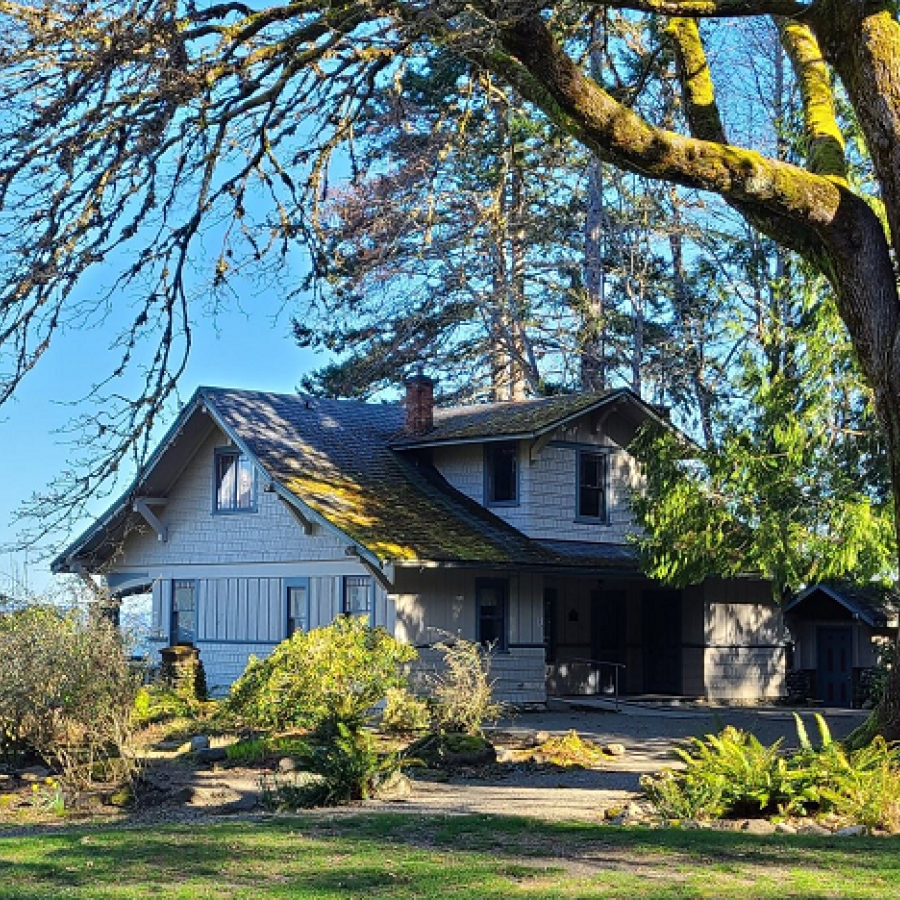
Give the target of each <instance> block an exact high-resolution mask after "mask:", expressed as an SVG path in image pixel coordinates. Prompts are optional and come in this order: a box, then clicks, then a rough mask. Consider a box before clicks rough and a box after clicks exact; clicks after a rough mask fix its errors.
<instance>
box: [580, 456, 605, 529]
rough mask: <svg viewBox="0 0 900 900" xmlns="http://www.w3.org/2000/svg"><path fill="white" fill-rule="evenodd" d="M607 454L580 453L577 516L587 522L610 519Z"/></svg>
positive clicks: (602, 521)
mask: <svg viewBox="0 0 900 900" xmlns="http://www.w3.org/2000/svg"><path fill="white" fill-rule="evenodd" d="M607 459H608V457H607V454H606V453H595V452H593V451H590V450H581V451H579V453H578V510H577V517H578V518H579V519H582V520H584V521H586V522H599V523H601V524H605V523H606V522H608V521H609V517H608V509H607V502H606V482H607V478H606V472H607Z"/></svg>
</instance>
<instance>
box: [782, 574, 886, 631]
mask: <svg viewBox="0 0 900 900" xmlns="http://www.w3.org/2000/svg"><path fill="white" fill-rule="evenodd" d="M816 595H824V596H826V597H829V598H830V599H831V600H834V601H835V602H836V603H838V604H840V605H841V606H842V607H844V609H846V610H847V611H848V612H849V613H851V614H852V615H854V616H858V617H859V618H860V619H862V620H863V621H864V622H865V623H866V624H867V625H870V626H871V627H872V628H896V627H897V621H898V620H897V614H898V610H900V597H898V595H897V592H896V591H894V590H891V589H889V588H884V587H881V586H880V585H877V584H853V583H852V582H850V581H830V582H822V583H820V584H814V585H811V586H810V587H808V588H806V589H805V590H803V591H801V592H800V593H799V594H797V596H796V597H794V598H793V600H791V601H789V602H788V603H787V604H786V605H785V607H784V611H785V612H786V613H795V614H798V615H802V610H803V606H804V604H805V603H806V602H807V601H810V600H812V599H813V598H815V597H816Z"/></svg>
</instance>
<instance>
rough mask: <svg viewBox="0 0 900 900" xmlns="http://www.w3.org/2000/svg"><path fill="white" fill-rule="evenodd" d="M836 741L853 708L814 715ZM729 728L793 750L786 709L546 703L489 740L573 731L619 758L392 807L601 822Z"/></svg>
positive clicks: (424, 794) (846, 729)
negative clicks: (676, 760) (693, 745)
mask: <svg viewBox="0 0 900 900" xmlns="http://www.w3.org/2000/svg"><path fill="white" fill-rule="evenodd" d="M820 712H822V713H823V714H824V715H825V718H826V720H827V721H828V724H829V726H830V728H831V731H832V734H833V735H834V737H836V738H842V737H845V736H846V735H847V734H849V733H850V732H851V731H852V730H853V729H854V728H856V726H857V725H859V724H860V723H861V722H863V721H864V720H865V718H866V716H867V715H868V714H867V713H865V712H861V711H856V710H820ZM800 713H801V716H802V717H803V719H804V720H805V721H806V724H807V729H808V731H809V734H810V736H811V737H812V738H813V740H814V741H815V739H816V736H817V735H818V730H817V728H816V726H815V724H814V722H813V711H811V710H801V711H800ZM726 725H734V726H735V727H737V728H741V729H744V730H747V731H751V732H753V733H754V734H755V735H756V736H757V737H758V738H759V739H760V740H761V741H762V742H763V743H764V744H769V743H772V742H773V741H775V740H777V739H778V738H782V739H783V741H784V746H785V748H791V747H795V746H796V744H797V738H796V730H795V727H794V718H793V714H792V712H791V710H788V709H784V708H781V707H708V706H691V707H666V708H652V707H646V706H638V705H628V704H626V705H624V706H623V707H622V711H621V712H619V713H615V712H610V711H604V710H591V711H588V710H584V709H582V708H576V709H573V708H572V707H571V706H569V705H566V704H563V703H561V702H551V704H550V708H549V709H548V710H547V711H546V712H535V713H523V714H520V715H518V716H516V717H514V718H511V719H507V720H504V721H501V722H499V723H498V724H497V726H496V727H495V728H494V729H491V734H490V736H492V737H495V739H496V740H497V742H498V743H501V744H502V742H503V735H510V736H513V737H515V738H518V739H522V738H527V737H531V736H533V735H534V734H535V733H536V732H538V731H547V732H549V733H551V734H554V735H562V734H565V733H566V732H567V731H570V730H571V729H574V730H575V731H577V732H578V733H579V734H580V735H581V736H582V737H583V738H586V739H590V740H593V741H596V742H599V743H602V744H609V743H617V744H623V745H624V746H625V751H626V752H625V756H624V757H620V758H618V759H615V760H611V761H610V762H609V763H606V764H605V765H604V766H603V767H602V768H601V769H591V770H583V769H571V770H560V769H551V768H543V767H538V768H535V769H533V770H523V769H521V768H510V770H509V772H508V773H506V772H504V773H503V774H502V775H499V776H496V777H495V776H491V777H488V778H465V777H454V778H452V779H449V780H448V781H444V782H431V781H418V780H417V781H416V783H415V790H414V791H413V793H412V796H411V797H410V798H409V799H407V800H405V801H404V802H403V803H402V804H397V803H390V804H387V803H386V804H384V805H385V806H390V807H391V808H392V809H396V808H400V807H402V808H405V809H408V810H409V811H428V812H445V813H485V814H494V815H497V814H506V815H527V816H536V817H539V818H546V819H588V820H596V819H599V818H603V815H604V812H605V810H606V809H608V808H610V807H616V806H621V805H622V804H623V803H625V802H627V801H628V800H630V799H632V798H633V797H634V795H635V792H636V791H637V790H638V780H639V778H640V776H641V775H642V774H644V773H646V772H657V771H659V770H660V769H661V768H663V767H664V766H666V765H670V764H671V763H672V761H673V760H672V748H673V747H675V746H676V745H677V743H678V742H679V741H681V740H683V739H685V738H687V737H691V736H695V735H696V736H702V735H704V734H707V733H710V732H718V731H720V730H721V729H722V728H724V727H725V726H726Z"/></svg>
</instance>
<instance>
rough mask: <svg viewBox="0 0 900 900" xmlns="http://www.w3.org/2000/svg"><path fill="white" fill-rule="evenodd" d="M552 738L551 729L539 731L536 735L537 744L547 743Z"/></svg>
mask: <svg viewBox="0 0 900 900" xmlns="http://www.w3.org/2000/svg"><path fill="white" fill-rule="evenodd" d="M549 740H550V732H549V731H539V732H537V734H535V736H534V742H535V743H536V744H545V743H546V742H547V741H549Z"/></svg>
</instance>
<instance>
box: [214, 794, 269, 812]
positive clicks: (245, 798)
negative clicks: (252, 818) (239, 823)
mask: <svg viewBox="0 0 900 900" xmlns="http://www.w3.org/2000/svg"><path fill="white" fill-rule="evenodd" d="M258 806H259V797H258V796H257V795H256V794H243V795H242V796H241V797H238V799H237V800H232V801H231V803H226V804H225V805H224V806H220V807H219V808H218V809H217V810H216V812H217V813H218V814H219V815H223V816H230V815H234V814H235V813H242V812H252V811H253V810H254V809H256V808H257V807H258Z"/></svg>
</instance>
